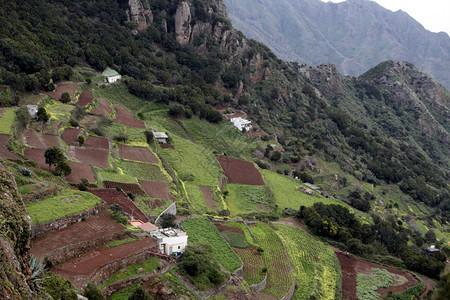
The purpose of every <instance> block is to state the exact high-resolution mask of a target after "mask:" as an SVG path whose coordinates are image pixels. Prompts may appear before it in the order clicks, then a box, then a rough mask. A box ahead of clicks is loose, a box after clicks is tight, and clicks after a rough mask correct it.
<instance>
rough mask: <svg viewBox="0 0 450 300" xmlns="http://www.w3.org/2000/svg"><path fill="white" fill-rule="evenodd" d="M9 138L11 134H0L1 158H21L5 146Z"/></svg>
mask: <svg viewBox="0 0 450 300" xmlns="http://www.w3.org/2000/svg"><path fill="white" fill-rule="evenodd" d="M10 138H11V136H9V135H7V134H0V158H1V159H18V160H21V158H20V157H18V156H17V155H15V154H14V153H12V152H11V151H9V149H8V148H6V142H7V141H8V140H9V139H10Z"/></svg>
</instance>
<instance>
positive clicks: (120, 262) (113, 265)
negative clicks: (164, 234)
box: [89, 247, 158, 285]
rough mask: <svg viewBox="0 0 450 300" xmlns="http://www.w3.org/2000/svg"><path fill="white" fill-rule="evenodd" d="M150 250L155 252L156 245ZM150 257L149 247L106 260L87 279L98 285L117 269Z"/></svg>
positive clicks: (156, 249)
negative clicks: (125, 255) (128, 254)
mask: <svg viewBox="0 0 450 300" xmlns="http://www.w3.org/2000/svg"><path fill="white" fill-rule="evenodd" d="M151 250H153V251H155V252H156V251H158V247H154V248H153V249H151ZM150 257H152V254H151V253H150V251H149V249H144V250H142V251H141V252H138V253H136V254H133V255H130V256H127V257H123V258H120V259H117V260H114V261H111V262H108V263H106V264H104V265H101V266H100V267H98V268H97V269H96V270H95V271H94V272H93V273H92V274H91V276H89V281H90V282H92V283H93V284H95V285H99V284H100V283H102V282H103V281H105V280H106V279H108V278H109V277H111V276H112V275H113V274H114V273H115V272H116V271H117V270H121V269H124V268H126V267H128V266H131V265H134V264H137V263H138V262H140V261H143V260H146V259H149V258H150Z"/></svg>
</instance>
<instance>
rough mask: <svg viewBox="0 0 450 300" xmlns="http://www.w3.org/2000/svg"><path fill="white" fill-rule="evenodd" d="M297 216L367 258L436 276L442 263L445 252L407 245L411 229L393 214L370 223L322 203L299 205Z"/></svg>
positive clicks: (312, 228) (317, 231)
mask: <svg viewBox="0 0 450 300" xmlns="http://www.w3.org/2000/svg"><path fill="white" fill-rule="evenodd" d="M297 216H298V217H299V218H301V219H304V221H305V223H306V225H308V227H309V228H310V229H311V230H312V231H313V232H314V233H315V234H317V235H319V236H323V237H326V238H328V239H330V240H333V241H335V242H337V245H339V246H340V247H342V248H344V249H347V250H348V251H350V252H352V253H355V254H357V255H360V256H363V257H366V258H368V259H375V260H378V261H380V262H384V263H389V264H392V265H396V266H397V267H407V268H408V269H410V270H413V271H417V272H420V273H422V274H425V275H427V276H429V277H431V278H435V279H438V276H439V274H440V270H443V268H444V266H445V259H446V256H445V255H443V254H441V253H439V252H438V253H433V254H431V255H430V254H427V253H424V252H415V251H413V250H412V249H411V248H410V247H408V245H407V242H408V235H414V233H413V232H411V230H409V229H405V228H404V227H403V226H401V225H400V224H399V223H398V222H396V221H395V220H394V219H392V218H388V219H386V220H382V219H381V218H379V217H376V216H374V217H373V224H363V223H361V222H360V221H359V220H358V219H357V218H356V217H355V216H354V215H353V214H351V213H350V212H349V211H348V209H347V208H345V207H342V206H340V205H336V204H328V205H326V204H322V203H316V204H314V205H313V206H312V207H304V206H302V207H301V208H300V210H299V211H298V214H297ZM389 256H393V257H391V258H389Z"/></svg>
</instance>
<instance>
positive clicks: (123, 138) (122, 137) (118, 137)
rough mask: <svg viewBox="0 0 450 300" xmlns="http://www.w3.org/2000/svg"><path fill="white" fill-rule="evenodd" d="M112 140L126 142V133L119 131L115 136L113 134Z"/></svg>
mask: <svg viewBox="0 0 450 300" xmlns="http://www.w3.org/2000/svg"><path fill="white" fill-rule="evenodd" d="M114 140H116V141H118V142H123V143H126V142H127V141H128V135H127V134H126V133H125V132H121V133H119V134H117V135H116V136H114Z"/></svg>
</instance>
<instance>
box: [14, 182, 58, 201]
mask: <svg viewBox="0 0 450 300" xmlns="http://www.w3.org/2000/svg"><path fill="white" fill-rule="evenodd" d="M55 191H56V186H55V187H52V188H50V189H47V190H44V191H41V192H37V193H34V194H31V195H27V196H24V197H22V200H23V202H27V201H33V200H37V199H40V198H42V197H45V196H49V195H53V193H55Z"/></svg>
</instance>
